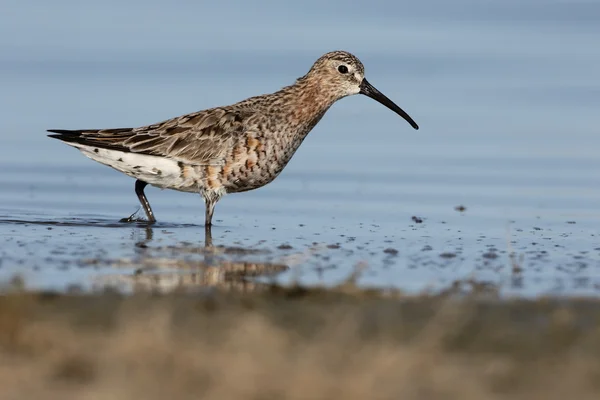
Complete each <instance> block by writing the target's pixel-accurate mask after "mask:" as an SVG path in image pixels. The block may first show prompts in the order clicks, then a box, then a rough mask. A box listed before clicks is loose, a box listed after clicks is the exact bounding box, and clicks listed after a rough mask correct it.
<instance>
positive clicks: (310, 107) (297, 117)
mask: <svg viewBox="0 0 600 400" xmlns="http://www.w3.org/2000/svg"><path fill="white" fill-rule="evenodd" d="M336 100H337V98H336V97H335V96H334V93H333V92H332V91H329V90H327V88H324V87H322V86H321V85H320V84H319V82H318V81H317V80H316V79H311V77H310V76H304V77H302V78H299V79H298V80H297V81H296V82H295V83H294V84H292V85H290V86H286V87H284V88H282V89H281V90H279V91H277V92H275V93H273V94H272V95H270V96H269V102H268V105H267V108H268V111H269V113H270V114H271V115H274V116H278V117H279V118H281V119H284V120H286V122H287V124H288V126H290V127H295V128H297V129H299V130H301V131H303V133H304V134H307V133H308V132H309V131H310V130H311V129H312V128H313V127H314V126H315V125H316V124H317V123H318V122H319V121H320V120H321V118H322V117H323V115H325V112H327V110H328V109H329V108H330V107H331V106H332V105H333V103H335V101H336Z"/></svg>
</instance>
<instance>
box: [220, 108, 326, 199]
mask: <svg viewBox="0 0 600 400" xmlns="http://www.w3.org/2000/svg"><path fill="white" fill-rule="evenodd" d="M323 114H324V113H323ZM321 117H322V115H318V116H317V118H315V120H314V121H311V123H309V124H306V125H305V126H302V127H297V129H292V130H291V131H290V130H285V131H283V130H279V129H278V128H280V127H281V126H282V125H279V124H272V125H271V124H269V125H265V126H260V127H259V126H257V127H256V128H257V129H255V130H251V131H249V132H246V134H245V135H243V136H242V137H240V138H239V139H238V140H237V143H236V144H235V146H233V148H232V150H231V151H230V152H228V154H227V157H226V158H225V162H224V165H223V166H222V167H221V168H220V171H219V174H218V175H219V180H220V182H221V184H222V185H223V187H224V188H225V190H226V191H227V193H237V192H244V191H248V190H252V189H257V188H259V187H262V186H264V185H266V184H268V183H270V182H271V181H273V180H274V179H275V178H276V177H277V176H278V175H279V174H280V173H281V171H283V169H284V168H285V166H286V165H287V164H288V162H289V161H290V160H291V158H292V156H293V155H294V154H295V153H296V150H298V148H299V147H300V145H301V144H302V142H303V141H304V139H305V138H306V136H307V135H308V133H309V132H310V131H311V130H312V128H313V127H314V126H315V125H316V124H317V122H318V121H319V120H320V119H321Z"/></svg>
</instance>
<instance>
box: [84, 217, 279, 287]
mask: <svg viewBox="0 0 600 400" xmlns="http://www.w3.org/2000/svg"><path fill="white" fill-rule="evenodd" d="M141 232H143V235H144V238H141V240H138V241H137V242H136V244H135V246H136V257H133V258H130V259H126V258H122V259H113V260H96V261H95V262H96V263H97V264H101V265H106V266H107V267H112V268H127V269H129V270H130V269H134V272H133V273H131V272H128V273H118V274H103V275H101V276H98V277H96V278H95V279H94V287H95V288H97V289H100V288H106V287H112V288H116V289H118V290H123V291H125V292H148V291H150V292H161V293H168V292H177V291H189V290H194V289H199V288H207V287H213V288H219V289H222V290H226V291H241V292H249V291H257V290H260V289H266V288H268V287H269V286H270V285H269V284H267V283H261V282H258V281H256V280H255V279H252V278H256V277H270V276H271V277H272V276H274V275H276V274H278V273H281V272H284V271H286V270H288V269H289V267H288V266H287V265H285V264H283V263H277V262H266V261H250V260H248V258H249V256H257V255H258V256H260V255H261V254H263V253H264V254H268V251H261V250H256V249H247V248H240V247H226V246H214V245H213V238H212V234H211V232H210V230H205V240H204V245H195V244H193V243H179V244H174V245H167V246H160V245H157V244H156V243H155V241H154V238H155V234H154V229H153V228H152V227H151V226H145V227H143V230H141V231H140V230H138V231H137V234H139V233H141ZM254 258H256V257H254Z"/></svg>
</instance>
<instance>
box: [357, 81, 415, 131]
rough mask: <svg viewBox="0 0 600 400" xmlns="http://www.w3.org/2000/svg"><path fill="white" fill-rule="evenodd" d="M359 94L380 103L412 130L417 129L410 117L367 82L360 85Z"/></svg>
mask: <svg viewBox="0 0 600 400" xmlns="http://www.w3.org/2000/svg"><path fill="white" fill-rule="evenodd" d="M359 93H360V94H364V95H365V96H369V97H370V98H372V99H374V100H377V101H378V102H380V103H381V104H383V105H384V106H386V107H387V108H389V109H390V110H392V111H394V112H395V113H396V114H398V115H400V116H401V117H402V118H404V119H405V120H406V121H408V123H409V124H410V125H411V126H412V127H413V128H415V129H419V125H417V123H416V122H415V121H413V119H412V118H411V117H410V115H408V114H407V113H406V112H405V111H404V110H403V109H401V108H400V107H398V106H397V105H396V103H394V102H393V101H391V100H390V99H388V98H387V97H386V96H385V95H384V94H383V93H381V92H380V91H379V90H377V89H375V87H373V85H371V84H370V83H369V81H367V80H366V79H363V81H362V83H361V84H360V92H359Z"/></svg>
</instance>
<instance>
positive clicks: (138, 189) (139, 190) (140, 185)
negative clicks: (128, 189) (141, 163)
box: [135, 179, 156, 224]
mask: <svg viewBox="0 0 600 400" xmlns="http://www.w3.org/2000/svg"><path fill="white" fill-rule="evenodd" d="M146 185H148V183H147V182H144V181H140V180H139V179H138V180H136V181H135V194H137V197H138V199H139V200H140V204H141V205H142V207H143V208H144V211H145V212H146V217H148V223H150V224H153V223H155V222H156V218H154V213H153V212H152V207H150V202H148V199H147V198H146V195H145V194H144V188H145V187H146Z"/></svg>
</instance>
